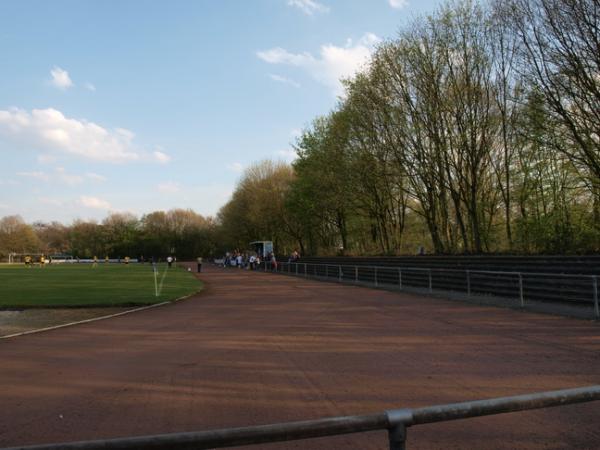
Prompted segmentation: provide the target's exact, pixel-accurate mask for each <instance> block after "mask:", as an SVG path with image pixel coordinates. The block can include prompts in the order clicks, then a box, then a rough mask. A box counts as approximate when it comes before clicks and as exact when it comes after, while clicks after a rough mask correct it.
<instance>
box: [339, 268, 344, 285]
mask: <svg viewBox="0 0 600 450" xmlns="http://www.w3.org/2000/svg"><path fill="white" fill-rule="evenodd" d="M338 275H339V278H338V281H340V282H341V281H342V277H343V274H342V266H339V273H338Z"/></svg>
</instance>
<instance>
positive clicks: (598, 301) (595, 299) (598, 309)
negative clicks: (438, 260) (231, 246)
mask: <svg viewBox="0 0 600 450" xmlns="http://www.w3.org/2000/svg"><path fill="white" fill-rule="evenodd" d="M309 266H310V267H325V278H330V277H329V274H328V270H329V267H337V268H338V276H337V279H338V280H339V281H342V276H343V270H342V268H344V269H347V268H352V269H354V274H355V280H354V281H355V282H358V281H359V279H358V276H359V273H358V271H359V269H369V270H372V271H374V274H375V275H374V276H375V280H374V284H375V286H378V280H377V272H378V271H380V272H381V273H385V271H387V272H388V273H389V272H391V271H398V274H399V275H398V280H399V284H400V287H402V272H422V273H425V274H427V275H428V283H429V292H433V278H432V276H433V274H434V273H440V272H442V273H462V274H464V275H465V277H466V286H465V287H466V292H467V295H468V296H469V297H470V296H471V277H472V276H473V275H476V274H479V275H500V276H513V277H517V281H518V290H519V301H520V305H521V307H524V306H525V294H524V287H523V278H524V277H527V278H529V279H531V278H535V277H549V278H553V279H563V278H564V279H574V280H589V282H590V285H589V288H590V294H591V295H590V297H591V301H592V303H593V307H594V317H595V318H596V319H597V320H600V293H599V292H600V289H599V284H600V283H599V281H598V278H600V277H599V276H598V275H589V274H566V273H565V274H563V273H543V272H510V271H501V270H477V269H464V268H457V269H446V268H437V267H435V268H432V267H407V266H374V265H362V264H361V265H356V264H326V263H312V262H309V263H305V262H281V263H277V267H278V268H281V270H279V269H277V272H279V273H287V274H292V271H291V270H290V268H292V267H294V269H295V274H296V275H304V276H309V274H308V267H309ZM284 267H287V269H288V270H287V272H284V271H283V268H284ZM299 267H303V268H304V271H303V273H299V272H298V268H299ZM268 268H272V265H271V263H270V262H267V261H265V262H264V270H265V271H267V270H268ZM313 276H315V277H319V276H320V275H319V274H317V273H313ZM332 278H336V277H332Z"/></svg>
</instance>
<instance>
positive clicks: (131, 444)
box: [0, 385, 600, 450]
mask: <svg viewBox="0 0 600 450" xmlns="http://www.w3.org/2000/svg"><path fill="white" fill-rule="evenodd" d="M595 400H600V385H596V386H588V387H582V388H576V389H566V390H561V391H550V392H540V393H535V394H527V395H518V396H514V397H501V398H494V399H489V400H477V401H471V402H464V403H454V404H447V405H437V406H429V407H425V408H415V409H410V408H404V409H394V410H389V411H385V412H382V413H378V414H371V415H364V416H346V417H332V418H326V419H318V420H307V421H303V422H288V423H279V424H272V425H261V426H253V427H244V428H226V429H221V430H210V431H199V432H189V433H175V434H163V435H155V436H140V437H130V438H122V439H107V440H96V441H82V442H69V443H60V444H47V445H35V446H28V447H12V448H8V449H0V450H17V449H18V450H133V449H142V450H200V449H211V448H223V447H240V446H244V445H255V444H264V443H271V442H282V441H292V440H294V441H295V440H301V439H310V438H318V437H325V436H336V435H343V434H351V433H361V432H366V431H377V430H387V433H388V441H389V448H390V450H403V449H405V448H406V435H407V428H408V427H410V426H414V425H421V424H426V423H434V422H444V421H448V420H457V419H466V418H469V417H479V416H487V415H493V414H502V413H508V412H516V411H524V410H530V409H539V408H548V407H552V406H562V405H568V404H573V403H582V402H590V401H595Z"/></svg>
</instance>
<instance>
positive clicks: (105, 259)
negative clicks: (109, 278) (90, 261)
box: [104, 255, 109, 264]
mask: <svg viewBox="0 0 600 450" xmlns="http://www.w3.org/2000/svg"><path fill="white" fill-rule="evenodd" d="M108 261H109V259H108V255H106V256H105V257H104V262H105V263H106V264H108Z"/></svg>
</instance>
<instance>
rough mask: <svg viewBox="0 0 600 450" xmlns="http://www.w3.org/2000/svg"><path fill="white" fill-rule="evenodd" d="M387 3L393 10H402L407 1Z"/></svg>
mask: <svg viewBox="0 0 600 450" xmlns="http://www.w3.org/2000/svg"><path fill="white" fill-rule="evenodd" d="M388 2H389V4H390V6H391V7H392V8H395V9H402V8H406V7H407V6H408V0H388Z"/></svg>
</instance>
